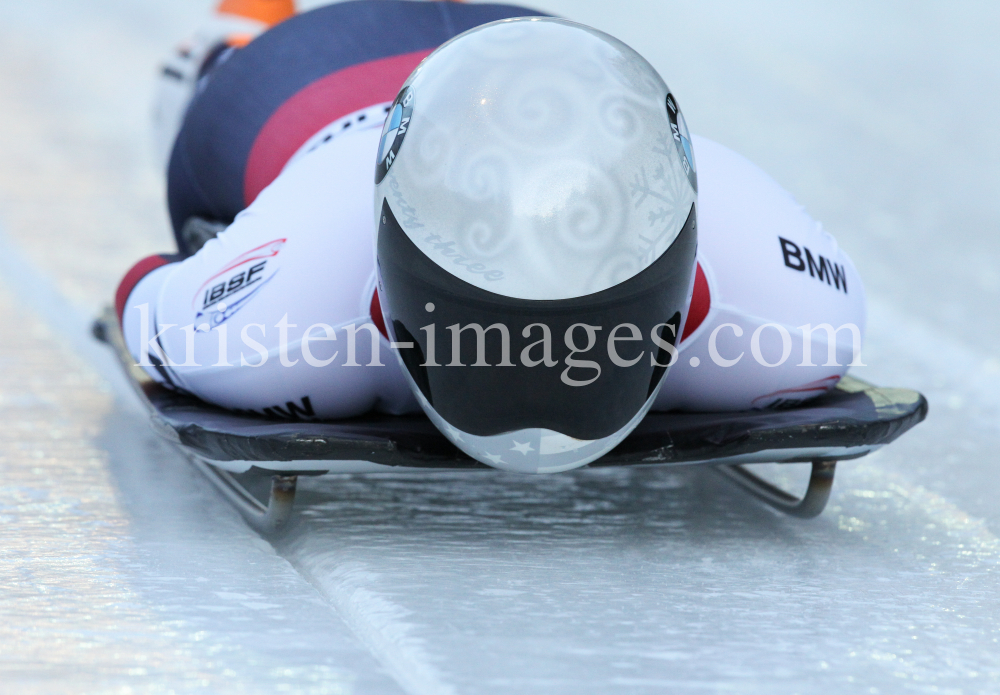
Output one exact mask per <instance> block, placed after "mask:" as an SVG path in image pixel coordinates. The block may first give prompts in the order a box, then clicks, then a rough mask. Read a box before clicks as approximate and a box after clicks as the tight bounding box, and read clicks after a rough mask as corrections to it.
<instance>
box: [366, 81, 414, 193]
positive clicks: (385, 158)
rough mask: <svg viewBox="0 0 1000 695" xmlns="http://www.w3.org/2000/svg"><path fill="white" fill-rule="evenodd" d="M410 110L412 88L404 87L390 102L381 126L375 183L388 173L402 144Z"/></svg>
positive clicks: (411, 108) (411, 106)
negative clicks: (394, 99) (387, 113)
mask: <svg viewBox="0 0 1000 695" xmlns="http://www.w3.org/2000/svg"><path fill="white" fill-rule="evenodd" d="M412 112H413V89H411V88H410V87H406V88H405V89H403V91H401V92H400V93H399V96H397V97H396V101H394V102H392V106H391V107H390V108H389V115H388V117H386V119H385V126H384V127H383V128H382V139H381V140H380V141H379V143H378V161H377V162H376V165H375V184H376V185H377V184H380V183H382V179H384V178H385V175H386V174H387V173H389V169H390V168H391V167H392V163H393V162H395V161H396V157H397V156H398V155H399V148H400V147H402V146H403V138H405V137H406V129H407V128H408V127H409V125H410V114H411V113H412Z"/></svg>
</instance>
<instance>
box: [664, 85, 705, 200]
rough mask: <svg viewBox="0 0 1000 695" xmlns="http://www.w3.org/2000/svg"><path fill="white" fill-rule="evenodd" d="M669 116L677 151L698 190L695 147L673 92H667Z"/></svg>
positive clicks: (689, 179)
mask: <svg viewBox="0 0 1000 695" xmlns="http://www.w3.org/2000/svg"><path fill="white" fill-rule="evenodd" d="M667 116H668V117H669V118H670V134H671V135H672V136H673V138H674V144H675V145H676V146H677V153H678V154H679V155H680V157H681V162H683V164H684V171H685V173H687V177H688V181H689V182H690V183H691V188H693V189H694V190H695V193H697V192H698V173H697V171H696V170H695V167H694V148H693V147H691V133H689V132H688V127H687V121H685V120H684V114H682V113H681V109H680V107H679V106H677V100H676V99H674V95H673V94H667Z"/></svg>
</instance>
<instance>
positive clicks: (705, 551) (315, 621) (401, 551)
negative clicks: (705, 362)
mask: <svg viewBox="0 0 1000 695" xmlns="http://www.w3.org/2000/svg"><path fill="white" fill-rule="evenodd" d="M212 4H213V3H211V2H209V1H208V0H173V2H170V3H164V2H152V1H147V0H88V1H87V2H72V1H70V0H33V2H30V3H29V2H22V1H19V0H0V256H3V257H4V260H3V261H2V262H0V278H2V279H3V280H5V281H6V283H4V284H0V320H2V321H3V322H4V324H5V326H6V328H5V330H3V331H0V522H2V523H0V690H3V691H6V692H23V693H34V692H38V693H43V692H44V693H48V692H53V693H54V692H61V693H62V692H88V693H89V692H109V693H110V692H115V693H119V692H121V693H125V692H136V693H138V692H198V691H203V692H282V691H287V692H316V693H346V692H406V693H452V692H454V693H465V692H469V693H472V692H476V693H478V692H491V693H492V692H519V693H523V692H539V693H542V692H544V693H557V692H566V693H584V692H588V693H589V692H593V693H607V692H629V693H646V692H649V693H654V692H657V693H659V692H665V691H666V692H703V691H709V692H722V691H727V692H728V691H735V692H762V693H764V692H766V693H785V692H787V693H802V692H865V693H883V692H885V693H887V692H921V693H924V692H926V693H932V692H933V693H938V692H996V691H998V690H1000V643H998V639H1000V630H998V618H1000V604H998V601H997V598H996V597H997V595H998V589H1000V580H998V575H997V571H996V570H997V569H998V561H1000V540H998V535H1000V504H998V500H1000V477H998V475H997V473H998V462H1000V455H998V453H997V452H998V451H1000V429H998V427H1000V348H998V339H1000V312H998V306H1000V301H998V300H1000V234H998V232H1000V196H998V195H997V191H998V187H1000V128H998V127H997V116H996V113H997V110H998V106H1000V97H998V94H1000V42H998V41H997V38H996V37H997V36H1000V6H994V5H992V4H990V3H981V2H961V1H956V2H951V3H947V4H944V3H937V2H925V1H915V2H908V3H902V2H892V1H883V2H864V3H862V2H852V1H845V2H839V3H818V2H791V1H787V2H783V1H780V0H769V1H766V2H765V1H762V2H756V3H742V2H726V1H722V0H715V1H707V2H700V3H681V2H668V1H665V0H659V1H657V2H650V1H648V0H647V1H645V2H643V1H642V0H619V1H618V2H614V3H610V2H606V1H599V0H572V1H570V0H540V1H538V2H533V3H530V6H531V7H534V8H536V9H540V10H544V11H548V12H552V13H554V14H559V15H562V16H565V17H567V18H570V19H574V20H577V21H580V22H583V23H586V24H590V25H593V26H595V27H597V28H599V29H602V30H604V31H606V32H608V33H610V34H612V35H614V36H616V37H618V38H620V39H622V40H623V41H625V42H626V43H628V44H630V45H631V46H632V47H633V48H635V49H636V50H638V51H639V52H640V53H641V54H643V55H644V56H646V57H647V58H648V59H649V60H650V62H651V63H652V64H653V65H654V66H655V67H656V68H657V69H658V70H659V71H660V73H661V74H662V75H663V77H664V79H665V80H666V81H667V83H668V84H669V85H670V87H671V89H672V91H673V92H674V94H676V95H677V97H678V99H679V101H680V104H681V106H682V108H683V109H684V112H685V115H686V117H687V120H688V123H689V125H690V127H691V130H692V131H693V132H695V133H697V134H700V135H704V136H706V137H709V138H712V139H714V140H716V141H718V142H720V143H722V144H724V145H726V146H727V147H730V148H731V149H733V150H736V151H737V152H740V153H741V154H743V155H745V156H746V157H748V158H749V159H750V160H752V161H754V162H755V163H756V164H758V165H759V166H760V167H762V168H763V169H764V170H765V171H767V172H768V173H769V174H771V176H773V177H774V178H775V179H776V180H777V181H778V182H779V183H780V184H782V185H783V186H784V187H786V188H787V189H788V190H789V191H791V192H792V193H793V195H794V196H795V197H796V199H797V200H798V201H799V202H800V203H801V204H802V205H804V206H805V207H806V209H807V210H808V211H809V212H810V213H811V214H812V216H813V217H814V218H816V219H818V220H821V221H822V223H823V225H824V227H825V228H826V229H827V230H828V231H830V232H831V233H832V234H833V235H834V236H835V237H836V238H837V239H838V241H839V243H840V244H841V246H842V247H843V248H844V249H846V250H847V252H848V253H849V254H850V256H851V257H852V258H853V260H854V262H855V264H856V265H857V267H858V270H859V272H860V273H861V276H862V278H863V279H864V280H865V283H866V287H867V291H868V296H869V300H870V315H869V326H868V342H867V344H866V347H865V362H866V363H867V365H868V366H867V367H865V368H861V369H858V370H856V371H857V373H858V375H859V376H861V377H863V378H866V379H868V380H870V381H874V382H876V383H880V384H885V385H893V386H905V387H909V388H916V389H918V390H920V391H922V392H923V393H925V394H926V395H927V396H928V399H929V400H930V403H931V413H930V416H929V418H928V420H927V422H926V423H925V424H923V425H921V426H919V427H918V428H916V429H915V430H914V431H913V432H912V433H909V434H907V435H906V436H905V437H903V438H902V439H901V440H900V441H899V442H897V443H895V444H893V445H892V446H890V447H889V448H887V449H886V450H884V451H883V452H879V453H878V454H875V455H873V456H871V457H868V458H866V459H864V460H861V461H858V462H854V463H844V464H841V466H840V467H839V471H838V476H837V482H836V484H835V486H834V493H833V498H832V501H831V504H830V506H829V507H828V510H827V512H825V513H824V515H823V516H821V517H820V518H819V519H817V520H815V521H813V522H800V521H796V520H791V519H783V518H777V517H775V516H774V515H772V514H771V513H770V512H768V511H765V510H763V509H762V508H760V507H759V506H757V505H756V503H754V502H752V501H750V500H749V499H747V498H745V497H743V496H742V495H741V494H740V493H738V492H735V491H731V490H730V489H729V488H728V487H726V486H725V484H723V483H722V482H719V481H717V479H716V478H715V477H714V476H713V475H712V474H711V473H710V472H702V471H669V470H658V469H651V470H638V469H637V470H631V471H616V472H581V473H578V474H574V475H566V476H557V477H553V478H543V479H538V478H531V479H524V478H512V477H509V476H501V475H497V476H490V477H489V478H488V479H487V478H478V479H472V478H469V477H468V476H461V475H449V476H444V477H440V478H434V479H433V480H429V481H412V480H409V479H405V478H393V477H388V478H386V477H383V478H378V477H376V478H363V477H357V478H329V479H322V480H318V481H313V482H312V483H310V485H309V486H307V489H306V491H305V494H304V499H303V507H305V509H304V511H303V512H302V519H301V523H300V524H299V526H298V527H296V529H294V530H293V533H292V534H291V535H290V536H289V538H287V539H285V540H283V541H281V542H279V543H276V544H274V545H271V544H269V543H266V542H264V541H262V540H261V539H259V538H258V537H256V536H255V535H253V534H252V533H250V532H249V531H248V530H247V529H246V528H245V527H244V526H243V525H242V523H241V522H240V521H239V520H238V519H237V518H236V517H235V515H233V514H232V513H231V511H230V510H229V509H228V508H227V507H226V506H225V505H224V503H223V502H222V501H221V499H219V498H217V497H216V496H215V495H214V494H213V493H212V492H211V490H210V489H208V487H207V486H206V484H205V483H204V481H202V480H201V479H199V478H198V477H197V476H196V474H194V473H193V472H191V471H190V470H189V469H188V467H187V466H186V465H185V463H184V461H183V460H182V459H181V458H180V456H179V455H178V454H176V453H175V452H173V451H172V450H171V449H170V448H169V447H167V446H166V445H164V444H162V443H160V442H159V441H158V440H157V439H156V438H155V436H153V435H152V434H151V433H150V431H149V429H148V426H147V424H146V422H145V419H144V418H143V416H142V414H141V413H139V412H138V411H137V410H136V409H135V407H134V403H132V404H131V405H130V401H129V398H128V394H127V393H125V392H124V391H123V390H122V388H121V383H120V382H116V381H115V376H114V375H113V374H111V373H110V372H108V371H107V369H106V365H105V366H101V363H99V358H97V357H95V358H93V359H92V358H91V356H92V355H97V354H98V353H99V348H94V347H93V346H91V345H90V343H89V340H88V338H87V337H86V335H85V327H86V323H87V320H88V319H89V318H90V317H92V316H94V315H96V313H97V312H98V311H99V310H100V308H101V307H103V306H104V305H105V304H108V303H109V302H110V301H111V299H112V297H113V293H114V289H115V287H116V286H117V283H118V280H119V279H120V277H121V276H122V274H123V273H124V272H125V271H126V270H127V269H128V268H129V267H130V266H131V264H132V263H133V262H134V261H135V260H136V259H138V258H141V257H142V256H144V255H148V254H150V253H155V252H160V251H171V250H173V241H172V235H171V234H170V231H169V227H168V221H167V216H166V210H165V203H164V198H165V185H164V177H163V172H162V171H160V170H159V169H158V167H157V165H156V163H155V158H154V155H153V145H152V138H151V132H150V131H151V110H152V103H153V88H154V77H155V75H156V72H157V70H158V69H159V66H160V64H161V63H162V61H163V60H164V58H165V57H166V56H167V55H168V52H169V51H170V50H171V49H172V48H173V46H174V45H176V44H177V43H178V42H179V41H180V40H182V39H183V38H184V37H186V36H187V35H189V34H190V33H191V32H192V31H193V30H194V29H195V28H196V27H197V26H198V25H199V23H201V22H202V21H203V20H204V18H205V17H206V16H207V14H208V13H209V12H210V10H211V8H212ZM320 4H324V3H321V2H301V3H300V7H301V8H302V9H308V8H311V7H315V6H317V5H320ZM95 360H98V361H95ZM780 475H783V476H785V477H786V478H787V479H788V481H789V482H791V483H793V484H794V483H797V482H801V480H797V479H796V477H795V476H796V475H797V474H791V473H787V472H780Z"/></svg>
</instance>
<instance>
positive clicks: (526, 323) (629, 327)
mask: <svg viewBox="0 0 1000 695" xmlns="http://www.w3.org/2000/svg"><path fill="white" fill-rule="evenodd" d="M695 219H696V215H695V207H694V205H692V206H691V211H690V213H689V214H688V217H687V221H686V222H685V224H684V227H683V228H682V229H681V232H680V234H679V235H678V237H677V238H676V239H675V240H674V243H673V244H672V245H671V246H670V248H668V249H667V250H666V251H665V252H664V253H663V254H662V255H661V256H660V257H659V258H658V259H657V260H656V261H654V262H653V264H652V265H650V266H649V267H648V268H646V269H645V270H643V271H642V272H640V273H639V274H637V275H635V276H634V277H632V278H630V279H629V280H626V281H625V282H622V283H620V284H618V285H615V286H614V287H611V288H609V289H606V290H603V291H601V292H597V293H594V294H590V295H587V296H584V297H575V298H572V299H562V300H553V301H540V300H528V299H515V298H511V297H506V296H503V295H500V294H494V293H492V292H488V291H486V290H483V289H480V288H478V287H476V286H474V285H471V284H469V283H467V282H465V281H464V280H461V279H459V278H457V277H455V276H454V275H452V274H451V273H449V272H448V271H446V270H445V269H443V268H442V267H440V266H439V265H437V264H436V263H435V262H434V261H432V260H430V259H429V258H428V257H427V256H426V255H425V254H424V252H423V251H421V250H420V249H418V248H417V246H416V245H415V244H414V243H413V242H412V241H411V240H410V239H409V237H408V236H407V235H406V233H405V232H404V231H403V230H402V228H400V226H399V223H398V222H397V221H396V217H395V215H393V212H392V209H391V208H390V206H389V202H388V200H385V201H383V203H382V213H381V218H380V220H379V231H378V271H379V294H380V297H381V302H382V308H383V311H384V313H385V316H386V319H387V321H386V327H387V329H388V330H389V332H390V336H391V339H392V340H393V341H395V342H396V343H399V344H401V345H400V346H399V354H400V357H401V358H402V361H403V363H404V364H405V365H406V368H407V370H408V371H409V374H410V376H411V377H412V378H413V381H414V382H415V383H416V384H417V386H418V387H419V388H420V390H421V392H422V393H423V395H424V397H425V398H426V399H427V400H428V402H429V403H430V404H431V406H432V407H433V408H434V410H435V411H437V413H438V414H439V415H440V416H441V417H442V418H444V419H445V420H446V421H447V422H448V423H449V424H451V425H452V426H453V427H455V428H457V429H459V430H461V431H463V432H468V433H470V434H475V435H480V436H490V435H496V434H502V433H505V432H512V431H515V430H521V429H527V428H546V429H550V430H553V431H556V432H560V433H562V434H565V435H568V436H570V437H574V438H576V439H583V440H594V439H600V438H603V437H607V436H610V435H612V434H614V433H616V432H618V431H619V430H621V429H622V428H623V427H625V426H626V425H627V424H628V423H629V421H630V420H631V419H632V418H633V417H635V415H636V414H637V413H638V412H639V411H640V410H641V409H642V407H643V405H644V404H645V403H646V401H647V400H648V399H649V397H650V396H651V395H652V393H653V391H654V390H655V389H656V387H657V386H658V385H659V383H660V381H661V380H662V378H663V376H664V374H665V373H666V368H665V366H663V365H667V364H668V363H669V362H670V360H671V354H670V350H668V349H666V348H664V347H663V346H662V343H669V344H670V345H671V346H673V345H674V344H675V343H676V341H677V336H678V335H679V333H680V326H681V316H682V312H684V311H686V310H687V306H686V305H685V301H686V300H687V290H688V287H689V285H690V281H691V273H692V270H693V267H694V261H695V251H696V249H697V225H696V221H695ZM430 305H433V310H432V311H429V309H430V308H431V307H430ZM534 324H541V326H538V325H534ZM574 324H584V325H583V326H577V327H576V328H574V329H573V331H572V332H570V334H569V335H567V331H568V329H570V328H571V327H572V326H574ZM664 324H666V325H664ZM542 326H546V327H548V331H547V334H548V336H549V339H548V340H546V337H545V336H546V331H545V329H544V328H542ZM504 329H505V330H504ZM526 329H528V335H527V337H525V335H524V332H525V330H526ZM654 330H655V336H656V340H654V338H653V337H651V336H652V335H654ZM455 335H458V347H459V352H458V354H457V355H455V354H453V351H452V344H453V336H455ZM636 336H638V337H637V338H636ZM409 345H412V347H409ZM546 348H548V351H549V354H548V355H546V354H545V352H546ZM651 356H652V357H653V358H655V362H656V364H654V363H653V360H651V359H650V358H651ZM546 357H548V358H550V359H546ZM636 358H638V359H636ZM477 363H478V364H479V365H480V366H475V365H476V364H477ZM459 365H462V366H459ZM503 365H510V366H503ZM549 365H551V366H549Z"/></svg>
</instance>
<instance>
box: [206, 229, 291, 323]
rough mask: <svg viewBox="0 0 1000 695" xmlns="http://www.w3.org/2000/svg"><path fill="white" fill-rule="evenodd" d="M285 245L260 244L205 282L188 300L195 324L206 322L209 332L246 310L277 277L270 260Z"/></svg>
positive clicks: (280, 243)
mask: <svg viewBox="0 0 1000 695" xmlns="http://www.w3.org/2000/svg"><path fill="white" fill-rule="evenodd" d="M284 245H285V239H274V240H273V241H269V242H267V243H266V244H261V245H260V246H258V247H256V248H253V249H250V250H249V251H247V252H246V253H242V254H240V255H239V256H237V257H236V258H234V259H232V260H231V261H229V262H228V263H226V264H224V265H223V266H222V268H221V269H220V270H219V271H218V272H216V273H215V274H213V275H212V276H211V277H210V278H208V279H207V280H205V282H203V283H202V284H201V286H200V287H199V288H198V289H197V291H196V292H195V293H194V296H193V297H192V298H191V308H192V309H194V310H195V323H197V322H198V320H199V319H201V320H203V321H207V328H208V330H211V329H212V328H214V327H215V326H218V325H219V324H221V323H224V322H225V321H227V320H228V319H229V318H231V317H232V316H233V314H235V313H236V312H238V311H239V310H240V309H242V308H243V307H245V306H246V305H247V304H248V303H249V302H250V300H251V299H253V298H254V297H256V296H257V294H258V293H260V291H261V289H263V288H264V286H265V285H267V283H269V282H270V281H271V280H272V279H273V278H274V276H275V275H276V274H277V273H278V268H277V266H275V265H274V262H273V261H272V259H273V258H275V257H276V256H277V255H278V254H279V253H281V249H282V247H283V246H284ZM202 325H206V324H202Z"/></svg>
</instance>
